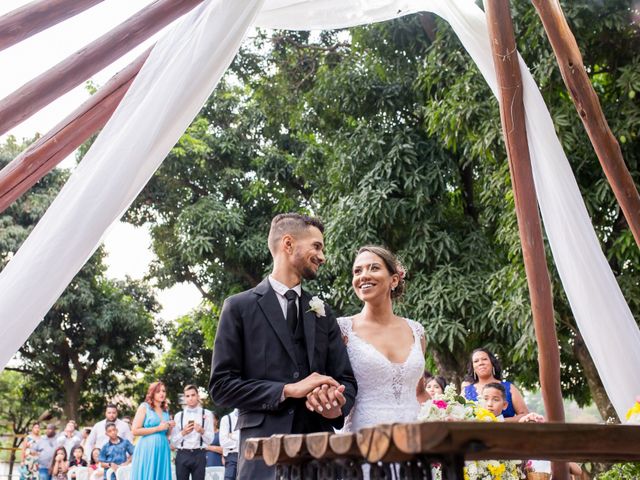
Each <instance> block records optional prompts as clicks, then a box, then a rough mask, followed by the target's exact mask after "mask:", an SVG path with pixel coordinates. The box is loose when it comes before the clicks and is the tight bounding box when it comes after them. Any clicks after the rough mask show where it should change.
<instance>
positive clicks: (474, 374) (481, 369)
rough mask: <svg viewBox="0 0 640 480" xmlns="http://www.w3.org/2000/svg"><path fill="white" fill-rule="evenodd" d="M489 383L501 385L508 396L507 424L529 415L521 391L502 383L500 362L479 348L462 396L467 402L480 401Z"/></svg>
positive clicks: (470, 364)
mask: <svg viewBox="0 0 640 480" xmlns="http://www.w3.org/2000/svg"><path fill="white" fill-rule="evenodd" d="M488 383H501V384H502V385H503V386H504V389H505V394H506V402H507V407H506V408H505V409H504V410H503V412H502V416H503V417H504V419H505V421H507V422H517V421H518V420H520V418H521V417H523V416H524V415H526V414H527V413H529V409H528V408H527V404H526V403H525V402H524V398H522V394H521V393H520V391H519V390H518V389H517V388H516V387H515V385H513V384H512V383H511V382H507V381H502V367H501V366H500V362H499V361H498V359H497V358H496V357H495V355H494V354H493V353H491V352H490V351H489V350H487V349H486V348H477V349H475V350H474V351H473V352H472V353H471V359H470V361H469V366H468V369H467V379H466V380H465V382H463V384H462V387H463V390H462V395H463V396H464V397H465V398H466V399H467V400H472V401H476V402H477V401H478V398H479V397H480V394H481V392H482V389H483V388H484V386H485V385H487V384H488Z"/></svg>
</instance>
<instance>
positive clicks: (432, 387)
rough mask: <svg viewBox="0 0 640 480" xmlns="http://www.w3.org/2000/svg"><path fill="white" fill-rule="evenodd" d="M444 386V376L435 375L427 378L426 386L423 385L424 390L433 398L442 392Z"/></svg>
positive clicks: (445, 384)
mask: <svg viewBox="0 0 640 480" xmlns="http://www.w3.org/2000/svg"><path fill="white" fill-rule="evenodd" d="M446 386H447V381H446V380H445V379H444V377H441V376H440V375H436V376H435V377H431V378H429V379H428V380H427V386H426V387H425V390H426V391H427V393H428V394H429V396H430V397H431V398H435V396H436V395H442V394H443V393H444V389H445V387H446Z"/></svg>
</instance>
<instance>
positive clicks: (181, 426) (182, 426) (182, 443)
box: [180, 408, 206, 447]
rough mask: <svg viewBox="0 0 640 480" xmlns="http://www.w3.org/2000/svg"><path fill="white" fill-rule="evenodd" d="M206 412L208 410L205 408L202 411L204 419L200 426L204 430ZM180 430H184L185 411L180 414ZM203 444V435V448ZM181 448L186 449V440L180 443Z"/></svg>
mask: <svg viewBox="0 0 640 480" xmlns="http://www.w3.org/2000/svg"><path fill="white" fill-rule="evenodd" d="M205 412H206V410H205V409H204V408H203V409H202V418H201V421H202V423H201V424H200V426H201V427H202V428H204V417H205V415H204V413H205ZM180 430H184V410H182V412H180ZM202 445H203V443H202V435H200V447H202ZM180 446H181V447H184V438H183V439H182V442H181V443H180Z"/></svg>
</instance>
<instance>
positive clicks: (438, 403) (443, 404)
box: [433, 400, 447, 410]
mask: <svg viewBox="0 0 640 480" xmlns="http://www.w3.org/2000/svg"><path fill="white" fill-rule="evenodd" d="M433 404H434V405H435V406H436V407H438V408H441V409H442V410H444V409H446V408H447V402H445V401H444V400H435V401H434V402H433Z"/></svg>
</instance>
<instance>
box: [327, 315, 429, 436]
mask: <svg viewBox="0 0 640 480" xmlns="http://www.w3.org/2000/svg"><path fill="white" fill-rule="evenodd" d="M406 321H407V323H408V324H409V326H410V327H411V331H412V332H413V345H412V346H411V350H410V352H409V356H408V357H407V359H406V360H405V361H404V363H393V362H391V361H389V359H388V358H387V357H386V356H384V355H383V354H382V353H380V352H379V351H378V350H377V349H376V348H375V347H374V346H373V345H371V344H370V343H367V342H366V341H365V340H363V339H362V338H360V337H359V336H358V335H357V334H356V333H355V332H354V331H353V325H352V321H351V318H350V317H340V318H338V325H340V330H341V331H342V335H343V337H345V338H346V340H347V352H348V354H349V360H350V361H351V367H352V368H353V373H354V374H355V377H356V380H357V381H358V394H357V396H356V401H355V404H354V406H353V408H352V409H351V412H350V413H349V415H348V416H347V418H346V420H345V425H344V428H343V431H345V432H356V431H358V430H359V429H361V428H364V427H371V426H374V425H378V424H381V423H396V422H413V421H415V420H416V417H417V415H418V410H419V408H420V406H419V404H418V400H417V398H416V386H417V385H418V380H419V379H420V376H421V375H422V373H423V370H424V355H423V353H422V346H421V339H422V338H423V337H424V328H423V327H422V325H420V324H419V323H418V322H414V321H413V320H408V319H407V320H406Z"/></svg>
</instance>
